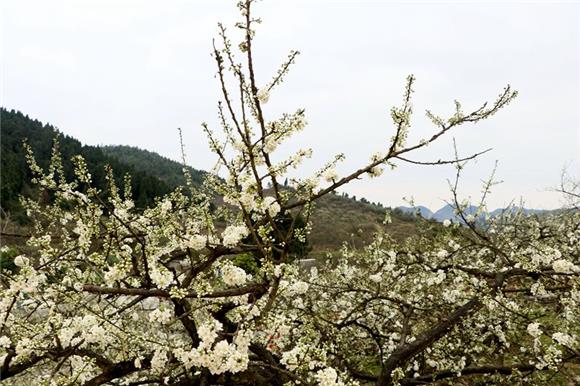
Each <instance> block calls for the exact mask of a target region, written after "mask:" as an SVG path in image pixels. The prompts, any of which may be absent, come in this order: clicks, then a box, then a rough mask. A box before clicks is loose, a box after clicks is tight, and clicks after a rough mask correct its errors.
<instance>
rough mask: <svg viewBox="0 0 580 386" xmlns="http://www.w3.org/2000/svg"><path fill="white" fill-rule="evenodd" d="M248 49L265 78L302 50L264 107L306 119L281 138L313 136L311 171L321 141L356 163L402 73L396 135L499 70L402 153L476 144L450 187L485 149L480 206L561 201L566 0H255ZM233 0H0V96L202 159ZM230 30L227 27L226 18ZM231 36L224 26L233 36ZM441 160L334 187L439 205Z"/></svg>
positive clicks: (83, 128) (375, 142)
mask: <svg viewBox="0 0 580 386" xmlns="http://www.w3.org/2000/svg"><path fill="white" fill-rule="evenodd" d="M254 10H255V13H256V14H257V15H258V16H260V17H262V18H263V20H264V22H263V24H262V25H261V26H260V27H259V28H258V31H257V37H256V41H255V50H256V51H255V54H256V61H257V70H258V82H259V83H265V82H267V81H268V80H269V79H270V78H271V76H272V75H273V73H274V72H275V71H276V69H277V66H278V64H279V63H280V62H281V61H282V60H283V59H284V58H285V57H286V55H287V54H288V52H289V50H291V49H297V50H300V51H301V55H300V57H299V59H298V61H297V64H296V66H295V67H294V69H293V71H292V73H291V74H290V75H289V76H288V78H287V80H286V82H285V83H284V85H283V86H282V87H280V88H278V90H276V91H275V92H274V93H273V95H271V98H270V102H269V103H268V104H267V105H266V115H267V117H271V118H275V117H276V116H277V115H278V114H280V113H281V112H283V111H294V110H295V109H296V108H298V107H304V108H305V109H306V112H307V117H308V121H309V126H308V127H307V128H306V130H305V131H304V132H303V133H301V134H300V135H298V136H297V137H296V138H295V139H293V140H292V142H291V143H290V144H289V145H288V146H286V147H285V148H283V149H282V151H283V152H288V151H290V150H292V149H295V148H297V147H312V148H313V149H314V157H313V159H312V160H311V161H309V162H308V163H307V164H306V169H307V170H309V171H310V170H314V169H315V168H316V167H317V166H320V165H322V164H323V163H324V162H326V160H328V159H329V158H330V157H332V156H333V155H334V154H336V153H339V152H343V153H345V154H346V156H347V159H346V161H345V162H344V163H343V164H342V165H341V166H340V168H339V172H342V173H346V172H347V171H349V170H352V169H353V168H358V167H360V166H362V165H363V164H364V163H365V162H366V161H367V160H368V159H369V156H370V155H371V154H372V153H373V152H376V151H381V150H384V149H385V147H386V146H387V143H388V139H389V138H390V137H391V136H392V134H393V125H392V123H391V122H390V121H389V115H388V111H389V108H390V107H391V106H393V105H396V104H400V101H401V99H402V88H403V85H404V81H405V77H406V75H408V74H410V73H413V74H415V75H416V77H417V83H416V87H415V91H416V92H415V94H414V108H415V115H414V119H413V127H412V131H411V134H410V137H409V139H410V141H413V140H418V139H420V138H425V137H427V136H429V135H431V134H432V133H433V132H434V130H435V128H434V127H433V126H432V124H430V123H429V122H428V120H427V119H426V118H425V115H424V110H425V109H426V108H429V109H431V110H432V111H433V112H435V113H438V114H441V115H444V116H448V115H450V114H452V112H453V100H454V99H458V100H460V101H461V102H462V103H463V105H464V107H465V110H469V109H474V108H476V107H479V105H480V104H481V103H483V102H484V101H486V100H490V101H492V100H493V99H495V97H496V96H497V95H498V94H499V93H500V92H501V90H502V88H503V87H504V86H505V85H507V84H508V83H509V84H511V85H512V86H513V87H514V88H515V89H517V90H518V91H519V93H520V94H519V96H518V98H517V99H516V100H515V101H514V103H512V104H511V105H509V106H508V107H507V108H506V109H505V110H504V111H501V112H500V113H498V114H497V115H496V116H494V117H493V118H492V119H490V120H487V121H485V122H482V123H480V124H478V125H475V126H465V127H460V128H459V129H457V130H455V131H454V132H452V133H450V135H449V136H448V137H446V138H444V139H443V140H442V141H441V142H440V143H438V144H437V145H434V146H432V147H430V148H428V149H427V150H425V151H422V152H419V153H416V154H414V156H413V158H414V159H417V160H422V161H427V160H437V159H440V158H446V157H451V156H452V155H453V147H452V138H453V137H455V138H456V140H457V143H458V147H459V151H460V153H461V154H462V155H468V154H470V153H472V152H477V151H479V150H483V149H486V148H488V147H492V148H493V151H492V152H490V153H487V154H485V155H484V156H482V157H481V158H480V159H479V160H478V161H477V162H475V163H473V164H472V165H471V167H468V168H467V169H466V171H465V174H464V178H463V182H462V184H461V191H460V193H461V194H463V195H464V196H465V197H469V196H472V197H473V198H474V199H476V198H478V195H479V191H480V190H481V181H480V180H481V179H485V178H486V177H487V176H488V175H489V174H490V172H491V171H492V169H493V166H494V163H495V161H496V160H498V161H499V164H498V170H497V175H498V178H499V179H501V180H503V181H504V182H503V184H501V185H499V186H497V187H496V188H495V189H494V191H493V194H492V196H491V197H490V199H489V206H490V207H491V208H495V207H500V206H504V205H505V204H507V203H509V202H510V201H511V200H516V201H518V200H520V199H521V198H523V199H524V200H525V202H526V205H527V206H528V207H536V208H554V207H557V206H558V205H559V204H560V199H559V196H558V195H557V194H554V193H552V192H550V189H551V188H552V187H554V186H555V185H557V184H558V182H559V178H560V172H561V170H562V168H564V167H567V168H568V169H569V171H570V172H572V173H573V174H576V175H579V174H580V173H579V172H578V171H579V170H580V156H579V154H580V108H579V107H580V3H579V2H554V1H550V2H511V3H510V2H504V1H502V2H487V3H477V2H449V1H448V2H440V3H438V2H408V1H406V2H387V1H382V2H379V1H366V2H363V1H350V2H344V1H300V2H299V1H272V0H267V1H264V2H259V3H258V4H257V6H256V7H255V8H254ZM236 12H237V11H236V7H235V1H215V0H213V1H126V0H115V1H103V0H99V1H88V0H80V1H79V0H70V1H63V0H52V1H45V0H43V1H27V0H4V1H3V2H2V20H1V26H2V50H1V55H2V56H1V65H2V79H1V85H2V86H1V93H2V94H1V98H2V102H1V103H2V105H3V106H5V107H7V108H9V109H11V108H14V109H18V110H21V111H22V112H23V113H25V114H28V115H29V116H30V117H33V118H37V119H39V120H41V121H43V122H49V123H51V124H53V125H55V126H57V127H58V128H59V129H60V130H61V131H62V132H64V133H65V134H68V135H71V136H73V137H76V138H78V139H79V140H81V141H82V142H84V143H86V144H92V145H98V144H126V145H132V146H138V147H140V148H144V149H148V150H152V151H156V152H158V153H160V154H162V155H164V156H167V157H169V158H173V159H179V158H180V153H179V139H178V134H177V130H176V128H177V127H181V128H183V130H184V137H185V146H186V150H187V156H188V161H189V163H190V164H191V165H192V166H194V167H196V168H199V169H209V168H210V167H211V166H213V164H214V162H215V158H214V157H213V156H212V155H211V153H209V151H208V150H207V146H206V141H205V138H204V136H203V134H202V132H201V130H200V123H201V122H203V121H206V122H208V123H209V124H210V125H211V126H212V127H214V128H217V126H216V125H217V119H216V103H217V100H218V98H219V95H218V91H219V90H218V84H217V81H216V79H215V78H214V75H215V66H214V62H213V59H212V58H211V57H210V51H211V42H212V38H213V37H215V36H216V31H217V28H216V24H217V22H218V21H222V22H224V23H226V24H227V25H229V26H232V24H233V21H234V20H235V19H236V15H237V14H236ZM231 30H232V32H234V31H233V30H235V29H234V28H233V27H232V28H231ZM232 40H233V41H234V42H236V43H237V42H239V41H240V37H239V35H236V34H235V33H234V35H233V36H232ZM453 177H454V169H453V168H452V167H449V166H446V167H418V166H410V165H400V166H399V168H397V169H396V170H395V171H393V172H385V174H383V176H381V177H380V178H378V179H372V180H371V179H368V178H367V179H363V180H362V181H357V182H356V183H355V184H354V185H352V186H349V187H348V188H347V189H346V191H348V192H349V193H351V194H355V195H357V196H358V197H360V196H364V197H366V198H368V199H369V200H371V201H381V202H383V203H384V204H386V205H392V206H394V205H400V204H403V203H404V202H403V200H402V198H403V197H413V198H414V199H415V202H416V203H417V204H423V205H426V206H429V207H431V209H437V208H439V207H440V206H442V205H443V203H444V200H445V199H448V198H449V196H450V195H449V191H448V184H447V181H446V180H447V179H448V178H453Z"/></svg>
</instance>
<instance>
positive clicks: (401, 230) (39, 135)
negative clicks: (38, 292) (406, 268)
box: [1, 108, 418, 256]
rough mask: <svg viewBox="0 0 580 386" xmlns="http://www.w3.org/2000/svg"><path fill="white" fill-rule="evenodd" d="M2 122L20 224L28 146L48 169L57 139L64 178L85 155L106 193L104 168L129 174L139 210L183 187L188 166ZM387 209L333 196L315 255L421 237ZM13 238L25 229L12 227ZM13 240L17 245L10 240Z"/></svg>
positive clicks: (317, 232) (6, 178) (317, 224)
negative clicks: (376, 237) (380, 238)
mask: <svg viewBox="0 0 580 386" xmlns="http://www.w3.org/2000/svg"><path fill="white" fill-rule="evenodd" d="M1 118H2V123H1V127H2V195H1V206H2V210H3V217H6V215H9V216H10V218H11V219H12V220H15V222H16V223H20V224H22V223H25V216H24V213H23V212H22V210H21V208H20V204H19V201H18V197H19V196H20V195H24V196H27V197H32V195H33V194H34V189H33V188H32V186H31V185H30V183H29V181H30V178H31V174H30V171H29V168H28V166H27V164H26V155H25V151H24V147H23V141H25V140H26V141H27V142H28V143H29V144H30V146H31V147H32V149H33V150H34V154H35V157H36V159H37V162H38V163H39V165H40V166H41V167H43V168H44V169H45V170H47V168H48V165H49V163H50V158H51V154H52V147H53V143H54V139H55V138H56V137H58V141H59V149H60V152H61V154H62V158H63V161H64V169H65V175H66V178H67V179H70V178H72V173H73V171H72V164H71V162H70V159H71V157H72V156H74V155H76V154H80V155H82V156H83V157H84V158H85V159H86V161H87V165H88V168H89V171H90V172H91V174H92V176H93V183H94V185H95V186H96V187H97V188H99V189H100V190H102V191H103V192H104V193H105V194H106V191H107V188H106V179H105V177H106V173H105V166H106V165H111V166H112V168H113V172H114V176H115V179H116V180H117V183H118V184H119V185H121V186H122V180H123V177H124V175H125V174H129V175H131V177H132V188H133V195H134V197H135V202H136V205H137V206H138V207H147V206H150V205H151V204H152V203H153V202H154V201H155V198H156V197H159V196H161V195H164V194H167V193H168V192H170V191H171V190H173V189H175V188H176V187H178V186H181V185H183V183H184V177H183V165H182V164H180V163H179V162H176V161H173V160H171V159H169V158H166V157H163V156H161V155H159V154H157V153H154V152H151V151H148V150H143V149H139V148H136V147H131V146H124V145H119V146H100V147H99V146H90V145H83V144H81V142H80V141H78V140H77V139H75V138H72V137H70V136H67V135H64V134H62V133H60V132H59V131H58V130H57V129H56V128H55V127H54V126H52V125H50V124H43V123H42V122H40V121H38V120H36V119H32V118H29V117H28V116H27V115H25V114H23V113H21V112H19V111H14V110H6V109H4V108H2V110H1ZM189 172H190V173H191V175H192V180H193V183H194V184H196V185H201V183H202V181H203V177H204V174H205V172H203V171H200V170H197V169H194V168H192V167H189ZM385 211H386V208H384V207H383V206H382V205H380V204H375V203H371V202H369V201H368V200H366V199H364V198H360V199H359V200H357V199H356V198H354V197H348V195H346V194H343V195H338V194H333V195H329V196H326V197H324V198H323V199H321V200H320V201H319V202H318V203H317V205H316V206H315V209H314V212H313V215H312V218H311V220H312V231H311V233H310V235H309V241H310V244H311V245H314V246H315V247H314V249H313V250H312V251H311V255H312V256H320V255H323V254H324V253H325V252H327V251H335V250H336V249H338V248H340V247H341V246H342V244H343V243H344V242H347V243H349V244H350V245H352V246H357V247H359V246H362V245H365V244H367V243H368V242H370V241H371V239H372V235H373V234H374V233H375V232H376V231H377V230H379V229H382V230H385V231H387V232H388V233H389V234H390V235H392V236H393V237H394V238H397V239H404V238H406V237H407V236H409V235H412V234H416V232H417V224H418V222H417V221H416V220H415V219H414V218H413V216H412V215H410V214H406V213H403V212H402V211H400V210H394V211H393V212H392V216H391V218H392V222H391V223H390V224H386V225H385V224H383V220H384V218H385ZM11 229H12V230H13V232H12V233H19V232H22V231H23V230H24V228H21V227H17V226H16V224H12V226H11ZM10 241H13V240H10Z"/></svg>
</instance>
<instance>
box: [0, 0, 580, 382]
mask: <svg viewBox="0 0 580 386" xmlns="http://www.w3.org/2000/svg"><path fill="white" fill-rule="evenodd" d="M252 3H253V1H251V0H246V1H243V2H241V3H240V4H239V8H240V11H241V15H242V20H241V21H240V22H239V23H238V24H237V26H238V27H239V28H240V29H241V31H243V40H242V42H241V43H240V44H239V45H238V46H237V47H236V48H235V49H234V46H233V45H232V44H231V42H230V40H229V39H228V37H227V36H226V30H225V28H224V27H223V26H220V37H221V45H220V46H215V48H214V58H215V60H216V63H217V78H218V79H219V84H220V87H221V90H222V101H221V102H220V103H219V105H218V112H219V118H220V121H221V132H220V133H216V132H214V131H213V130H211V129H210V127H209V126H208V125H205V124H204V125H203V127H204V130H205V132H206V133H207V135H208V138H209V144H210V146H211V149H212V150H213V152H214V153H215V155H216V157H217V160H218V165H217V167H216V170H214V173H213V174H210V175H208V177H207V179H206V181H205V183H204V185H203V186H202V187H196V186H194V185H193V184H192V183H191V180H188V183H187V184H186V186H184V187H183V188H182V189H178V190H176V191H175V192H173V193H171V194H170V195H168V196H166V197H163V198H160V199H159V200H158V202H157V204H156V205H155V206H154V207H151V208H147V209H142V210H141V209H137V208H135V207H134V203H133V201H132V199H131V194H130V191H131V185H130V179H129V178H127V180H126V181H125V186H123V187H120V186H117V185H116V184H115V181H114V179H113V178H112V173H111V172H110V171H109V175H110V178H109V187H108V189H107V190H106V191H99V190H97V189H95V188H94V187H92V186H91V176H90V173H89V172H88V170H87V168H86V165H85V163H84V161H83V159H82V158H80V157H77V158H75V159H74V160H73V161H74V164H75V175H76V178H75V179H74V180H73V181H66V180H65V178H64V173H63V169H62V166H61V160H60V155H59V152H58V143H56V144H55V149H54V153H53V158H52V163H51V166H50V168H49V170H48V171H44V170H42V169H41V168H40V167H39V166H37V165H36V163H35V161H34V156H33V154H32V152H31V151H30V152H29V163H30V167H31V169H32V171H33V172H34V174H35V175H36V178H35V182H36V183H37V184H38V186H39V187H40V188H41V190H42V192H43V194H42V196H41V199H39V200H31V199H27V200H24V199H23V203H24V205H25V206H26V208H27V211H28V216H29V217H30V219H31V221H32V226H31V229H32V232H31V236H30V238H29V240H28V245H29V246H30V247H32V248H33V249H34V251H35V252H34V253H32V254H30V255H26V256H25V255H20V256H18V257H16V258H15V259H14V263H15V265H16V269H14V270H12V271H3V272H2V273H1V275H2V276H1V284H2V289H1V290H2V298H1V301H0V350H1V351H0V379H2V381H3V382H5V384H8V385H33V384H34V385H36V384H42V385H101V384H111V385H144V384H161V385H190V384H193V385H213V384H224V385H244V384H245V385H282V384H306V385H308V384H321V385H347V384H352V385H354V384H367V383H376V384H378V385H390V384H405V385H411V384H424V383H429V382H436V381H439V380H443V379H448V378H462V377H470V379H474V378H478V377H484V376H485V377H487V380H488V381H492V382H496V383H504V384H513V383H514V382H525V383H530V382H538V383H541V382H545V381H546V380H549V379H555V378H553V377H560V378H564V379H571V380H572V379H573V377H574V371H577V369H578V363H577V362H578V355H579V351H578V338H577V334H578V330H579V325H578V310H579V309H580V308H579V307H578V302H579V301H580V292H579V289H578V284H579V268H578V260H579V254H580V243H579V239H580V214H579V213H578V211H577V210H576V211H574V210H570V211H562V212H559V213H558V214H556V215H553V216H542V217H526V216H524V215H523V214H521V213H517V212H510V213H506V214H505V215H504V216H500V217H498V218H494V219H490V220H489V221H488V222H487V223H486V225H485V226H482V225H481V224H478V223H476V222H475V220H473V219H472V218H466V217H463V214H462V210H461V208H462V203H461V202H459V201H458V200H456V207H457V208H458V213H459V214H460V215H461V216H462V217H463V220H464V222H465V224H466V225H467V226H460V225H458V224H445V225H448V226H446V227H443V226H441V225H434V224H429V223H425V227H431V228H435V229H436V230H437V231H436V232H427V233H425V234H424V235H418V236H416V237H413V238H411V239H409V240H407V241H406V242H403V243H397V242H395V241H394V240H392V239H391V238H389V236H388V235H385V234H377V235H376V236H375V239H374V242H373V243H372V244H371V245H369V246H368V247H366V248H364V249H363V250H352V249H349V248H347V247H345V248H344V249H343V250H342V251H340V252H338V251H337V256H336V257H337V261H338V263H336V264H330V263H328V264H327V265H324V266H322V267H320V268H319V269H313V270H312V271H311V272H303V271H302V270H301V269H300V267H299V264H298V262H296V261H294V256H293V254H292V245H293V243H294V242H296V241H297V240H298V241H303V240H304V239H305V237H306V236H307V233H308V224H306V226H304V224H303V222H302V221H300V222H299V221H297V219H298V218H305V219H308V218H309V214H310V211H311V209H312V207H313V205H315V203H316V201H317V200H318V199H320V198H321V197H323V196H325V195H327V194H330V193H332V192H334V191H336V190H337V189H338V188H340V187H342V186H343V185H346V184H348V183H349V182H350V181H352V180H354V179H357V178H361V177H364V176H367V175H368V176H370V177H373V176H378V175H380V174H381V173H382V170H383V169H382V168H383V167H384V166H389V167H393V166H394V164H393V163H394V162H396V161H398V162H412V163H424V162H418V161H414V160H412V159H410V158H408V153H411V152H413V151H417V150H419V149H421V148H423V147H425V146H427V145H428V144H430V143H432V142H434V141H437V140H438V139H439V138H441V137H443V136H444V135H445V134H447V133H448V132H449V131H450V130H452V129H455V128H457V127H459V126H461V125H464V124H469V123H476V122H478V121H480V120H482V119H486V118H488V117H490V116H491V115H493V114H494V113H496V112H497V111H498V110H499V109H501V108H502V107H504V106H505V105H506V104H508V103H509V102H510V101H511V100H512V99H513V98H514V97H515V95H516V93H515V92H514V91H512V90H511V89H510V87H509V86H508V87H506V88H505V89H504V90H503V92H502V93H501V94H500V96H499V97H498V99H497V100H496V101H495V102H493V103H491V104H490V105H487V104H484V105H483V106H482V107H480V108H478V109H476V110H474V111H472V112H469V113H465V112H463V110H462V108H461V105H460V104H459V103H458V102H456V112H455V114H454V115H453V116H452V117H450V118H448V119H444V118H442V117H439V116H437V115H435V114H433V113H431V112H429V111H427V115H428V117H429V118H431V120H432V121H433V124H434V127H435V130H434V134H433V135H432V136H431V137H430V138H427V139H425V140H423V141H420V142H419V143H416V144H413V143H408V142H407V133H408V130H409V128H410V124H411V121H410V118H411V113H412V109H411V96H412V92H413V90H412V86H413V82H414V78H413V77H412V76H411V77H409V78H408V79H407V83H406V86H405V91H404V98H403V104H402V106H401V107H395V108H393V109H392V110H391V118H392V120H393V123H394V134H393V135H392V137H391V139H390V141H389V142H388V146H387V147H386V148H385V149H377V150H379V152H378V153H376V154H375V155H373V156H372V157H371V159H370V161H369V162H368V163H367V164H366V165H362V166H361V167H360V168H359V169H357V170H355V171H353V172H352V173H350V174H347V175H344V176H339V175H338V174H337V173H336V172H335V169H334V168H335V165H336V164H337V163H338V162H340V161H341V160H342V159H343V156H342V155H338V156H336V157H335V158H334V159H333V160H331V161H330V162H329V163H328V164H326V165H324V166H323V167H321V168H320V170H318V171H317V172H316V173H315V174H314V175H312V176H311V177H309V178H302V179H300V178H295V179H291V183H290V186H289V187H285V186H284V185H283V184H281V183H280V181H283V180H284V179H285V178H286V176H287V173H288V171H289V170H290V169H293V168H297V167H299V165H300V163H301V161H302V160H304V159H305V158H307V157H309V156H310V154H311V150H300V151H298V152H297V153H296V154H294V155H292V156H290V157H288V158H286V159H278V158H276V157H275V155H276V149H277V147H278V146H279V145H280V144H281V143H282V142H283V141H285V140H286V139H288V138H289V137H290V136H291V135H293V134H294V133H296V132H297V131H300V130H302V129H303V128H304V127H305V126H306V119H305V113H304V110H302V109H299V110H296V111H295V112H293V113H287V114H283V115H282V116H281V117H279V118H277V119H271V120H270V119H267V118H266V116H265V114H264V108H265V105H266V103H267V102H268V100H269V98H270V94H272V93H273V91H275V89H276V88H277V87H278V86H279V85H280V84H281V83H282V81H283V79H284V76H285V75H286V74H287V72H288V70H289V68H290V66H291V65H292V64H293V62H294V60H295V58H296V56H297V55H298V52H291V53H290V55H289V57H288V59H287V60H286V61H285V62H284V63H283V64H282V66H281V67H280V70H279V71H278V72H277V73H276V74H275V75H274V76H273V78H272V79H271V80H270V81H269V82H266V81H264V80H262V79H260V78H258V76H257V74H255V72H254V63H253V46H252V43H253V39H254V32H255V26H256V25H257V24H258V23H259V19H256V18H254V16H253V15H252V13H251V6H252ZM477 155H478V154H474V155H471V156H469V157H466V158H463V159H459V157H456V158H455V159H452V160H448V161H436V162H432V163H428V162H427V163H428V164H443V163H454V164H456V165H457V166H458V169H461V167H462V165H463V164H464V162H466V161H467V160H469V159H471V158H474V157H475V156H477ZM184 170H185V171H184V172H185V173H187V169H184ZM218 173H220V174H221V175H222V176H224V178H218V177H216V175H217V174H218ZM216 197H220V199H223V202H224V204H223V205H220V206H219V207H218V209H215V210H214V209H213V206H212V205H210V204H212V203H213V202H214V201H215V199H216ZM298 224H300V225H298ZM240 254H249V255H250V256H252V257H253V258H255V259H256V261H257V264H256V267H257V268H256V269H255V270H253V271H252V272H249V271H248V270H244V269H243V268H241V267H240V266H239V264H236V259H235V257H236V256H239V255H240Z"/></svg>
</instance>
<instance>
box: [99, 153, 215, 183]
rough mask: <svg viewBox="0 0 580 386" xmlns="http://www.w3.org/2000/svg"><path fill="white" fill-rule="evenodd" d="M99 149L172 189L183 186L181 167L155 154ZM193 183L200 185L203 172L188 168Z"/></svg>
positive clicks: (177, 163)
mask: <svg viewBox="0 0 580 386" xmlns="http://www.w3.org/2000/svg"><path fill="white" fill-rule="evenodd" d="M100 149H101V150H102V151H103V152H104V153H105V154H106V155H107V156H110V157H113V158H116V159H117V160H118V161H120V162H122V163H124V164H126V165H129V166H131V167H132V168H134V169H135V170H138V171H141V172H144V173H148V174H150V175H152V176H154V177H157V178H159V179H160V180H162V181H164V182H165V183H166V184H167V185H169V186H170V187H172V188H174V187H177V186H181V185H184V184H185V179H184V177H183V165H182V164H180V163H179V162H175V161H173V160H170V159H169V158H166V157H163V156H161V155H159V154H157V153H154V152H151V151H148V150H143V149H139V148H137V147H133V146H124V145H118V146H102V147H100ZM188 169H189V172H190V174H191V178H192V180H193V183H194V184H196V185H201V183H202V181H203V175H204V172H202V171H200V170H197V169H194V168H192V167H189V168H188Z"/></svg>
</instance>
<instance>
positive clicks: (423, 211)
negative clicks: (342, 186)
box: [397, 204, 549, 222]
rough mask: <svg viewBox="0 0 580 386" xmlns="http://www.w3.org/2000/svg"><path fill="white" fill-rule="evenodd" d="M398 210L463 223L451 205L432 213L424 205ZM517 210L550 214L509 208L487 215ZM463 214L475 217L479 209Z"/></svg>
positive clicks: (498, 209)
mask: <svg viewBox="0 0 580 386" xmlns="http://www.w3.org/2000/svg"><path fill="white" fill-rule="evenodd" d="M397 209H399V210H401V211H402V212H404V213H407V214H411V215H416V214H417V212H418V213H419V214H420V215H421V217H423V218H425V219H427V220H436V221H439V222H443V221H445V220H451V221H454V222H461V221H462V220H461V218H460V217H459V216H458V215H457V214H456V213H455V208H454V207H453V206H452V205H450V204H446V205H444V206H443V207H441V208H440V209H439V210H437V211H435V212H433V211H431V210H430V209H429V208H427V207H425V206H422V205H418V206H415V207H410V206H399V207H397ZM515 210H521V211H523V212H524V213H525V214H527V215H531V214H542V213H547V212H549V210H544V209H531V208H521V207H508V208H497V209H495V210H493V211H491V212H488V213H487V214H488V215H489V216H490V217H494V216H497V215H500V214H501V213H503V212H504V211H515ZM463 213H464V215H466V216H467V215H475V213H477V207H476V206H475V205H470V206H468V207H467V209H465V210H464V212H463Z"/></svg>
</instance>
